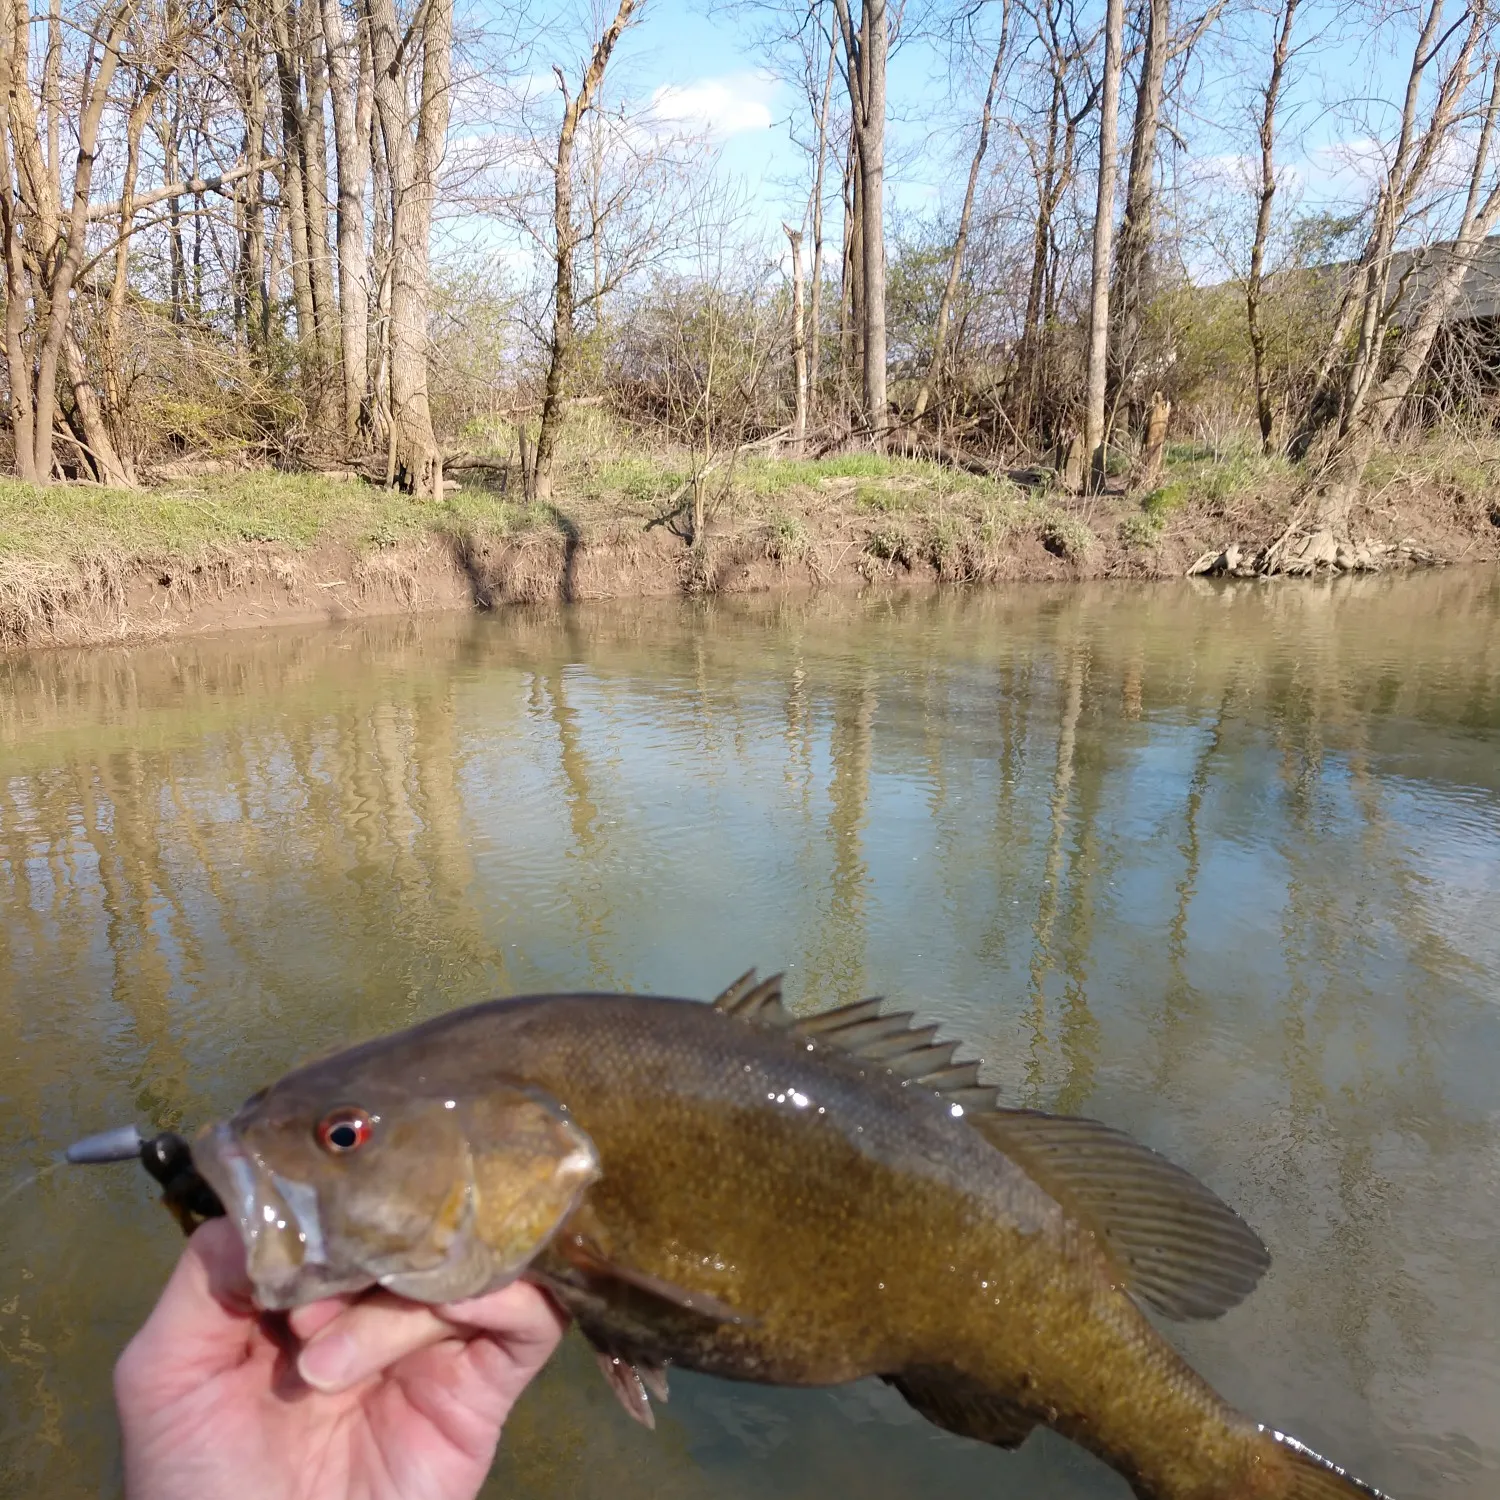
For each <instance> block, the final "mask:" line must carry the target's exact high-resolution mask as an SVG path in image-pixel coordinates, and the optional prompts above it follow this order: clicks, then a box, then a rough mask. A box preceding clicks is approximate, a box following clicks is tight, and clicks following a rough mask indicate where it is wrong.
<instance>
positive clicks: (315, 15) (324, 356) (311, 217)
mask: <svg viewBox="0 0 1500 1500" xmlns="http://www.w3.org/2000/svg"><path fill="white" fill-rule="evenodd" d="M300 19H301V22H302V27H303V36H302V38H301V42H302V46H301V54H302V65H303V72H304V74H305V76H306V78H307V108H306V109H305V110H304V111H303V113H302V162H303V175H302V186H303V191H304V193H305V194H306V197H307V256H308V272H309V280H310V281H311V282H312V294H313V317H314V320H315V327H316V330H317V339H318V382H317V386H316V388H315V390H314V391H313V393H312V394H313V396H314V398H315V399H314V402H313V427H314V430H316V431H318V432H320V433H326V432H328V430H329V429H330V428H337V427H339V426H341V425H342V424H341V423H340V421H339V420H338V418H337V417H335V415H334V408H335V407H336V406H338V405H339V404H341V403H339V402H338V401H337V390H336V388H335V386H334V384H333V381H332V380H331V378H330V377H331V376H332V374H333V372H334V370H335V368H336V367H337V365H338V358H339V343H340V340H339V327H338V323H339V315H338V306H337V304H336V303H335V301H334V295H333V257H332V254H331V252H330V250H329V246H328V133H327V128H326V126H325V124H324V120H323V115H324V106H325V104H326V102H327V98H328V75H327V72H326V69H325V65H324V55H325V47H324V42H323V21H322V16H321V14H320V10H319V7H318V5H317V0H307V3H306V5H305V6H304V9H303V11H302V15H301V18H300Z"/></svg>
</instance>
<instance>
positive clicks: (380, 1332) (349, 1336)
mask: <svg viewBox="0 0 1500 1500" xmlns="http://www.w3.org/2000/svg"><path fill="white" fill-rule="evenodd" d="M454 1333H455V1329H454V1327H453V1325H452V1323H450V1322H448V1321H447V1320H446V1319H444V1318H441V1317H439V1316H438V1315H437V1313H435V1312H434V1311H433V1310H432V1309H431V1308H430V1307H426V1306H424V1305H423V1304H421V1303H419V1302H407V1301H405V1300H403V1299H402V1298H400V1297H393V1296H391V1295H390V1293H388V1292H377V1293H375V1294H374V1295H373V1296H370V1297H364V1298H361V1299H360V1300H359V1301H358V1302H355V1303H353V1304H352V1305H351V1306H348V1307H346V1308H344V1309H343V1310H342V1311H341V1312H339V1313H338V1314H337V1315H336V1316H335V1317H334V1318H333V1319H332V1321H330V1322H329V1323H327V1324H326V1326H325V1327H323V1328H322V1329H321V1330H320V1331H319V1332H318V1333H317V1335H316V1336H315V1337H313V1338H311V1339H309V1340H308V1342H307V1344H306V1346H305V1347H304V1348H303V1350H302V1353H301V1354H300V1355H299V1356H298V1358H297V1373H298V1374H299V1375H301V1377H302V1378H303V1380H305V1381H306V1382H307V1384H308V1385H310V1386H312V1388H313V1389H314V1390H317V1391H328V1392H335V1391H346V1390H348V1389H349V1388H350V1386H354V1385H358V1384H359V1383H360V1381H362V1380H368V1379H369V1378H370V1376H372V1375H378V1374H379V1373H380V1372H381V1371H382V1370H384V1369H386V1368H388V1367H389V1366H391V1365H393V1364H395V1363H396V1362H397V1361H398V1360H400V1359H404V1358H405V1357H406V1356H407V1355H409V1354H414V1353H415V1352H416V1351H417V1350H418V1349H425V1348H427V1347H429V1346H430V1345H432V1344H436V1343H438V1342H439V1341H441V1340H442V1339H451V1338H452V1337H453V1336H454Z"/></svg>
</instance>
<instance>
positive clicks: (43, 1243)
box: [0, 570, 1500, 1500]
mask: <svg viewBox="0 0 1500 1500" xmlns="http://www.w3.org/2000/svg"><path fill="white" fill-rule="evenodd" d="M0 904H3V917H0V1192H3V1191H5V1189H6V1188H7V1187H8V1186H9V1185H10V1184H12V1183H14V1182H17V1181H20V1180H22V1179H23V1178H24V1177H25V1176H26V1175H27V1174H29V1173H31V1172H33V1171H35V1170H37V1169H38V1168H41V1167H43V1166H44V1165H46V1164H47V1163H48V1162H49V1161H50V1160H51V1159H52V1156H53V1153H54V1152H55V1150H56V1148H58V1147H60V1146H61V1145H63V1144H65V1143H66V1142H67V1141H69V1140H70V1139H72V1138H73V1137H75V1136H78V1135H80V1134H83V1133H85V1132H87V1131H91V1130H94V1129H97V1128H99V1127H102V1126H106V1125H113V1124H116V1123H120V1122H123V1121H127V1120H132V1119H134V1120H138V1121H141V1122H142V1123H147V1122H149V1123H152V1124H156V1125H162V1126H175V1125H183V1126H185V1127H193V1126H196V1125H197V1124H198V1123H199V1122H201V1121H202V1120H204V1119H205V1118H207V1117H210V1116H212V1115H215V1114H218V1113H222V1112H224V1111H226V1110H228V1109H230V1108H232V1107H233V1106H234V1105H235V1104H237V1103H238V1102H239V1101H240V1099H242V1098H243V1097H244V1096H245V1095H246V1094H247V1093H248V1092H249V1091H250V1090H251V1089H252V1088H254V1087H255V1086H257V1085H258V1084H260V1083H262V1082H264V1081H266V1080H268V1079H269V1078H271V1077H272V1076H274V1075H275V1074H277V1073H278V1072H280V1071H281V1070H282V1069H284V1068H285V1067H286V1066H287V1065H289V1064H290V1063H292V1062H293V1061H295V1060H297V1059H298V1058H301V1057H303V1056H305V1055H306V1054H308V1053H310V1052H314V1051H317V1050H319V1049H324V1048H327V1047H329V1046H332V1045H336V1044H339V1043H342V1042H345V1041H349V1040H353V1039H355V1038H358V1037H363V1036H367V1035H372V1034H376V1033H379V1032H382V1031H385V1030H388V1029H390V1028H393V1027H396V1026H399V1025H403V1024H406V1023H408V1022H410V1021H413V1020H416V1019H419V1018H421V1017H424V1016H428V1015H431V1014H433V1013H434V1012H436V1011H439V1010H442V1009H445V1008H447V1007H449V1006H452V1005H457V1004H461V1003H465V1002H468V1001H471V1000H475V999H480V998H483V997H486V996H489V995H495V994H503V993H513V992H520V991H525V990H531V989H546V988H562V987H577V986H588V987H600V988H603V987H625V988H633V989H649V990H656V991H663V992H667V993H678V994H690V995H705V996H706V995H709V994H711V993H713V992H714V991H715V990H716V989H717V988H719V987H720V986H721V985H722V984H724V983H725V982H727V981H728V980H730V979H731V978H733V977H734V976H735V975H736V974H738V973H739V972H740V971H741V970H742V969H744V968H747V967H749V966H750V965H752V964H758V965H759V966H761V968H762V969H763V970H765V969H771V968H784V969H785V970H786V972H787V976H788V980H787V983H788V995H789V999H790V1001H791V1003H792V1004H793V1005H794V1007H797V1008H808V1009H813V1008H819V1007H825V1006H829V1005H833V1004H837V1003H840V1002H844V1001H849V1000H853V999H855V998H857V997H859V996H860V995H863V994H865V993H868V992H870V991H872V990H878V991H879V992H882V993H885V994H887V995H889V996H891V997H893V998H898V999H899V1000H900V1001H901V1002H902V1003H903V1004H907V1005H915V1006H918V1007H919V1008H920V1009H922V1010H923V1011H924V1012H926V1013H927V1014H929V1015H930V1016H932V1017H933V1018H935V1019H940V1020H942V1021H943V1022H944V1023H946V1026H947V1028H948V1030H949V1033H950V1034H953V1035H959V1036H963V1037H965V1038H967V1039H968V1040H969V1041H970V1042H971V1043H972V1044H973V1045H974V1046H975V1048H977V1049H978V1050H979V1051H980V1052H981V1053H982V1054H983V1055H984V1056H985V1057H986V1058H988V1059H989V1062H990V1066H991V1070H992V1072H993V1075H994V1076H995V1078H996V1079H997V1080H998V1081H999V1082H1000V1083H1001V1084H1002V1085H1003V1087H1004V1090H1005V1094H1006V1096H1007V1097H1008V1099H1009V1100H1011V1101H1013V1102H1016V1103H1022V1104H1028V1105H1041V1106H1045V1107H1049V1108H1058V1109H1065V1110H1079V1111H1087V1112H1090V1113H1094V1114H1097V1115H1100V1116H1103V1117H1104V1118H1106V1119H1108V1120H1111V1121H1113V1122H1116V1123H1119V1124H1121V1125H1124V1126H1126V1127H1128V1128H1130V1129H1131V1130H1133V1131H1135V1132H1136V1133H1137V1134H1138V1135H1139V1136H1140V1137H1142V1138H1143V1139H1144V1140H1146V1141H1148V1142H1149V1143H1150V1144H1152V1145H1154V1146H1156V1147H1158V1148H1160V1149H1162V1150H1164V1151H1167V1152H1169V1153H1170V1154H1172V1155H1174V1156H1175V1157H1177V1158H1178V1159H1179V1160H1181V1161H1182V1162H1184V1163H1185V1164H1187V1165H1189V1166H1190V1167H1192V1168H1193V1169H1194V1170H1195V1171H1197V1172H1198V1173H1200V1174H1201V1175H1202V1176H1204V1177H1205V1178H1206V1179H1207V1180H1208V1181H1209V1182H1210V1183H1212V1184H1213V1185H1214V1186H1215V1187H1216V1188H1217V1189H1218V1190H1219V1191H1220V1192H1221V1193H1222V1194H1223V1195H1224V1196H1225V1197H1227V1198H1228V1199H1229V1200H1230V1201H1231V1202H1233V1203H1235V1204H1236V1205H1237V1206H1239V1207H1240V1208H1241V1209H1242V1210H1243V1211H1244V1212H1245V1214H1246V1215H1247V1216H1248V1217H1249V1219H1250V1220H1251V1222H1252V1223H1254V1224H1255V1225H1256V1226H1257V1228H1258V1229H1259V1230H1260V1231H1261V1233H1262V1234H1263V1236H1264V1237H1265V1239H1266V1240H1267V1242H1268V1243H1269V1245H1270V1246H1271V1249H1272V1251H1273V1254H1274V1256H1275V1264H1274V1266H1273V1268H1272V1271H1271V1273H1270V1275H1269V1276H1268V1277H1267V1279H1266V1281H1265V1282H1264V1284H1263V1285H1262V1287H1261V1288H1260V1289H1259V1290H1258V1291H1257V1292H1256V1293H1255V1295H1254V1296H1253V1297H1252V1298H1251V1299H1250V1300H1249V1301H1248V1302H1247V1303H1246V1304H1245V1305H1244V1306H1243V1307H1241V1308H1239V1309H1237V1310H1236V1311H1235V1312H1233V1313H1231V1314H1230V1315H1229V1316H1228V1317H1226V1318H1224V1319H1223V1320H1222V1321H1221V1322H1218V1323H1216V1324H1212V1325H1207V1326H1198V1327H1193V1328H1189V1329H1182V1330H1176V1331H1174V1334H1173V1336H1174V1338H1176V1339H1177V1341H1178V1343H1179V1344H1180V1345H1181V1346H1182V1347H1183V1348H1184V1349H1186V1350H1187V1351H1188V1352H1189V1353H1190V1355H1191V1357H1192V1358H1193V1359H1194V1360H1195V1361H1196V1362H1197V1364H1198V1365H1199V1367H1200V1368H1201V1369H1202V1370H1203V1371H1204V1372H1205V1374H1207V1375H1208V1376H1209V1377H1210V1378H1211V1379H1212V1380H1213V1381H1214V1382H1215V1383H1216V1384H1217V1385H1218V1386H1219V1387H1220V1388H1221V1389H1222V1390H1223V1391H1224V1392H1225V1394H1226V1395H1227V1396H1229V1397H1230V1398H1231V1399H1232V1400H1234V1401H1235V1402H1237V1403H1238V1404H1240V1405H1242V1406H1244V1407H1245V1408H1246V1409H1248V1410H1250V1411H1251V1412H1253V1413H1254V1414H1255V1415H1256V1416H1257V1417H1259V1418H1260V1419H1261V1420H1263V1421H1266V1422H1269V1423H1274V1424H1275V1425H1276V1426H1278V1427H1282V1428H1286V1429H1289V1430H1291V1431H1293V1432H1296V1433H1297V1434H1299V1435H1300V1436H1301V1437H1303V1438H1304V1439H1305V1440H1306V1441H1308V1442H1310V1443H1311V1444H1313V1446H1315V1447H1317V1448H1318V1449H1320V1450H1322V1451H1324V1452H1327V1453H1329V1454H1331V1455H1332V1456H1334V1457H1336V1458H1337V1459H1338V1460H1339V1461H1340V1462H1341V1463H1344V1464H1346V1465H1348V1466H1350V1467H1351V1468H1353V1469H1354V1470H1355V1471H1356V1472H1358V1473H1360V1474H1362V1475H1364V1476H1365V1477H1367V1478H1368V1479H1370V1480H1372V1481H1374V1482H1377V1483H1380V1484H1382V1485H1384V1486H1387V1487H1389V1488H1390V1489H1391V1490H1392V1491H1394V1493H1395V1494H1396V1495H1398V1496H1400V1497H1401V1500H1493V1496H1494V1495H1496V1494H1497V1493H1500V1297H1497V1295H1496V1289H1497V1285H1496V1266H1497V1254H1500V1251H1497V1246H1500V1084H1497V1082H1496V1080H1497V1077H1500V1011H1497V1001H1500V577H1497V575H1496V574H1495V573H1494V572H1491V571H1460V570H1455V571H1452V572H1449V573H1445V574H1441V575H1433V576H1430V577H1424V578H1416V579H1389V580H1386V579H1376V580H1364V581H1354V580H1347V581H1344V582H1342V583H1340V584H1339V585H1337V586H1333V587H1306V586H1299V585H1288V586H1281V585H1277V586H1251V587H1243V588H1222V589H1221V588H1215V587H1209V586H1203V587H1196V588H1195V587H1193V586H1191V585H1187V584H1181V585H1175V584H1174V585H1164V586H1159V587H1156V586H1154V587H1133V586H1131V587H1126V586H1119V587H1110V586H1079V587H1055V588H1013V589H1007V590H1005V591H1003V592H995V593H984V594H980V593H974V594H964V595H956V596H941V597H937V598H927V599H896V600H889V599H873V600H852V599H815V600H811V601H798V602H792V603H787V602H781V603H777V602H768V601H718V602H716V603H707V604H703V605H696V606H695V605H677V604H666V603H651V604H635V605H616V606H598V607H589V608H578V609H573V610H570V611H558V612H538V613H509V614H504V615H500V616H497V617H494V618H474V619H470V618H459V617H454V618H435V619H431V620H421V621H410V620H404V621H385V622H374V623H367V624H357V625H348V626H343V627H339V628H328V629H323V630H308V631H301V630H299V631H286V632H273V633H267V634H261V635H255V636H249V635H245V636H236V637H229V638H224V639H201V640H192V641H183V642H178V643H174V644H168V645H160V646H151V647H141V648H135V649H119V650H103V651H95V652H89V653H77V654H67V653H53V654H45V655H36V656H28V657H20V658H15V659H12V660H9V661H6V662H0ZM148 1189H149V1183H148V1182H147V1180H146V1179H145V1177H144V1174H142V1173H140V1172H139V1171H137V1170H133V1169H130V1168H125V1167H122V1168H114V1169H108V1170H106V1169H94V1170H92V1171H84V1170H82V1169H76V1170H73V1171H70V1172H60V1173H55V1174H53V1175H51V1176H48V1177H45V1178H44V1179H42V1180H41V1181H40V1182H38V1183H37V1184H35V1185H34V1186H32V1187H29V1188H27V1189H25V1190H23V1191H22V1192H21V1193H20V1194H18V1195H17V1196H16V1197H15V1198H14V1199H13V1200H12V1201H11V1202H10V1203H8V1204H6V1205H5V1206H4V1208H3V1219H0V1225H3V1228H0V1494H4V1495H17V1496H21V1495H26V1496H32V1495H46V1496H48V1497H49V1500H52V1497H64V1496H72V1495H85V1494H87V1495H98V1494H110V1493H114V1492H116V1491H117V1489H118V1481H117V1474H116V1453H115V1439H114V1432H113V1420H112V1416H111V1409H110V1405H109V1396H108V1388H109V1367H110V1363H111V1360H112V1358H113V1356H114V1354H115V1352H116V1351H117V1350H118V1348H119V1347H120V1345H121V1344H122V1343H123V1341H124V1340H125V1339H126V1338H127V1337H128V1335H129V1333H130V1331H131V1330H132V1329H133V1328H134V1327H135V1326H136V1324H137V1323H138V1322H139V1320H140V1319H141V1318H142V1317H143V1316H144V1314H145V1312H146V1310H147V1308H148V1307H149V1305H150V1303H151V1300H152V1298H153V1296H154V1294H155V1291H156V1289H157V1288H158V1287H159V1285H160V1283H161V1280H162V1278H163V1276H164V1275H165V1273H166V1271H167V1268H168V1267H169V1265H170V1263H171V1261H172V1259H173V1257H174V1255H175V1253H176V1251H177V1248H178V1243H177V1241H176V1240H175V1239H174V1235H175V1231H174V1230H173V1228H172V1226H171V1224H170V1222H169V1221H168V1220H167V1219H166V1217H165V1215H163V1214H162V1212H161V1210H160V1209H159V1208H158V1207H157V1206H155V1205H154V1203H153V1202H152V1198H151V1194H150V1192H149V1191H148ZM489 1493H490V1494H491V1495H492V1496H493V1497H494V1500H499V1497H501V1496H505V1497H508V1500H553V1497H556V1500H565V1497H566V1500H595V1497H597V1500H634V1497H647V1496H649V1497H652V1500H679V1497H680V1500H709V1497H712V1500H768V1497H772V1496H775V1497H777V1500H800V1497H809V1500H811V1497H825V1496H844V1495H859V1496H861V1497H867V1500H886V1497H891V1500H895V1497H904V1496H910V1495H918V1494H920V1495H922V1496H923V1497H924V1500H946V1497H959V1496H965V1497H966V1496H970V1495H974V1494H983V1495H985V1496H993V1497H997V1500H1006V1497H1010V1500H1054V1497H1055V1500H1109V1497H1117V1500H1118V1497H1121V1496H1124V1495H1125V1493H1126V1491H1125V1489H1124V1486H1123V1485H1121V1484H1120V1483H1119V1481H1117V1480H1116V1479H1115V1478H1114V1477H1113V1476H1112V1475H1110V1474H1108V1473H1107V1472H1106V1471H1104V1470H1103V1469H1101V1468H1100V1467H1099V1466H1098V1465H1097V1464H1095V1463H1094V1462H1093V1461H1092V1460H1090V1459H1088V1458H1086V1457H1084V1456H1082V1455H1080V1454H1078V1453H1077V1452H1076V1451H1075V1450H1073V1449H1071V1448H1070V1447H1069V1446H1068V1445H1066V1444H1065V1443H1062V1442H1060V1441H1058V1440H1055V1439H1051V1438H1048V1437H1041V1438H1037V1439H1033V1440H1032V1441H1031V1442H1030V1443H1028V1444H1027V1445H1026V1447H1025V1448H1024V1449H1023V1450H1022V1451H1021V1452H1020V1453H1019V1454H1015V1455H1007V1454H1004V1453H999V1452H994V1451H990V1450H988V1449H984V1448H981V1447H979V1446H977V1445H974V1444H968V1443H964V1442H962V1441H959V1440H957V1439H953V1438H949V1437H947V1436H945V1435H943V1434H940V1433H938V1432H936V1431H935V1430H934V1429H932V1428H930V1427H928V1426H927V1425H925V1424H924V1423H922V1422H921V1421H920V1420H919V1419H917V1418H915V1417H914V1416H913V1415H912V1414H911V1413H909V1412H908V1411H907V1410H906V1409H905V1408H904V1407H903V1406H902V1404H901V1403H900V1401H899V1399H898V1398H897V1397H895V1396H894V1395H893V1394H892V1393H891V1392H889V1391H887V1390H885V1389H884V1388H882V1387H875V1386H863V1385H861V1386H856V1387H852V1388H849V1389H847V1390H840V1391H832V1392H780V1391H767V1390H761V1389H758V1388H749V1387H736V1386H731V1385H727V1384H722V1383H717V1382H713V1381H710V1380H706V1379H701V1378H696V1379H695V1378H694V1377H691V1376H683V1375H679V1376H676V1377H674V1392H673V1398H672V1401H671V1404H670V1406H669V1407H667V1408H666V1409H665V1411H664V1412H663V1413H662V1418H661V1423H660V1425H659V1428H658V1430H657V1432H656V1433H655V1434H650V1433H647V1432H645V1431H643V1430H641V1429H639V1428H636V1427H635V1426H634V1425H633V1424H631V1423H629V1422H628V1421H627V1420H626V1419H625V1417H624V1415H623V1414H622V1413H620V1412H619V1411H618V1410H617V1409H616V1408H615V1405H614V1402H613V1398H612V1397H611V1396H610V1395H609V1394H608V1393H607V1392H606V1390H605V1389H604V1386H603V1382H602V1381H600V1380H599V1379H598V1376H597V1373H596V1372H595V1371H594V1369H593V1367H592V1362H591V1360H590V1359H589V1357H588V1355H587V1352H586V1351H585V1350H584V1349H582V1347H581V1346H578V1345H576V1344H572V1343H570V1345H569V1347H567V1349H566V1350H565V1352H564V1354H563V1355H562V1356H561V1357H560V1358H559V1359H558V1360H557V1361H556V1362H555V1363H554V1365H553V1366H552V1367H551V1368H550V1369H549V1371H548V1372H547V1374H546V1375H545V1376H544V1378H543V1379H542V1380H541V1381H540V1382H539V1383H538V1385H537V1386H536V1387H535V1388H534V1390H533V1392H532V1393H530V1394H529V1395H528V1397H527V1398H526V1400H525V1401H524V1402H523V1404H522V1406H521V1407H520V1408H519V1409H518V1411H517V1414H516V1416H515V1417H514V1419H513V1421H512V1425H511V1428H510V1430H509V1432H508V1434H507V1439H506V1443H505V1446H504V1449H503V1451H502V1457H501V1461H500V1463H499V1465H498V1467H497V1470H496V1474H495V1476H494V1479H493V1480H492V1483H491V1489H490V1492H489Z"/></svg>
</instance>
